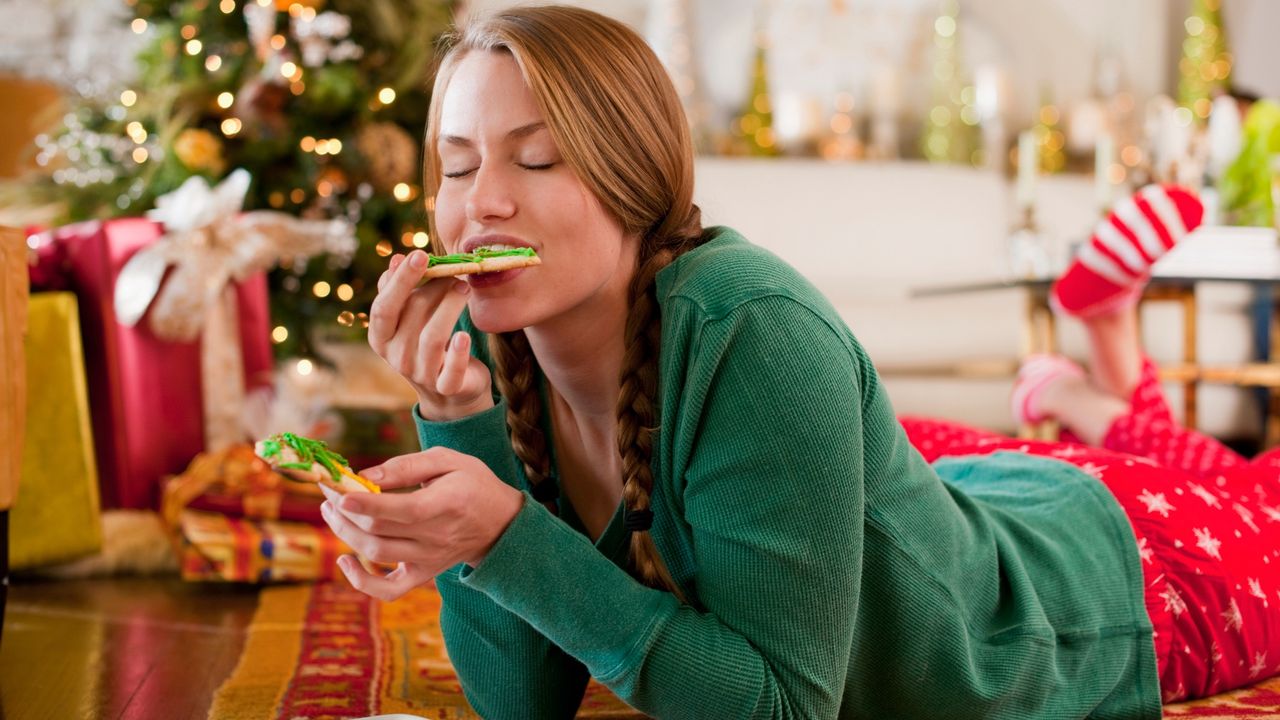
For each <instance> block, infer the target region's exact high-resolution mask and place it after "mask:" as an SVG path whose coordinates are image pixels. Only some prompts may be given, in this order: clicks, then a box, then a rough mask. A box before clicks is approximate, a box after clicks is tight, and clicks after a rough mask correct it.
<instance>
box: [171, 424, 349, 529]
mask: <svg viewBox="0 0 1280 720" xmlns="http://www.w3.org/2000/svg"><path fill="white" fill-rule="evenodd" d="M322 502H324V496H323V495H322V494H321V492H320V488H319V487H318V486H316V485H314V484H311V483H299V482H293V481H290V480H288V479H286V478H285V477H284V476H282V475H279V474H278V473H275V472H273V471H272V470H271V468H270V467H269V466H268V465H267V463H266V462H264V461H263V460H262V458H259V457H258V456H257V455H255V454H254V452H253V446H252V445H247V444H242V445H233V446H231V447H229V448H226V449H224V450H217V451H210V452H205V453H201V454H200V455H198V456H196V459H195V460H193V461H192V462H191V465H190V466H188V467H187V469H186V471H185V472H183V473H182V474H181V475H177V476H174V477H172V478H169V479H168V480H166V481H165V483H164V497H163V499H162V501H161V514H162V516H163V517H164V520H165V522H166V524H168V525H169V527H170V528H173V529H176V528H177V526H178V524H179V521H180V518H181V515H182V511H183V510H185V509H187V508H191V509H193V510H205V511H209V512H216V513H219V514H222V515H226V516H228V517H233V518H246V519H249V520H289V521H295V522H305V523H310V524H312V525H324V519H323V518H322V517H321V516H320V504H321V503H322Z"/></svg>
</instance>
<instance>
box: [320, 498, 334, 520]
mask: <svg viewBox="0 0 1280 720" xmlns="http://www.w3.org/2000/svg"><path fill="white" fill-rule="evenodd" d="M331 512H333V510H332V509H331V508H330V507H329V501H328V500H325V501H324V502H322V503H320V514H321V515H323V516H325V517H329V513H331Z"/></svg>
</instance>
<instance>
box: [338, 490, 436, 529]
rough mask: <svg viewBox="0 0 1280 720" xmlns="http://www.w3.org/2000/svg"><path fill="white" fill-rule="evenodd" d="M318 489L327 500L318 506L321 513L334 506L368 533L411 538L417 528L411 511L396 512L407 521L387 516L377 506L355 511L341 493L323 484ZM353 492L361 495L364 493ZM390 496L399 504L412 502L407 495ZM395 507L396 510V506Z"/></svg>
mask: <svg viewBox="0 0 1280 720" xmlns="http://www.w3.org/2000/svg"><path fill="white" fill-rule="evenodd" d="M320 490H321V492H323V493H324V497H325V500H326V501H327V502H325V503H324V504H323V505H321V506H320V510H321V513H324V512H326V511H332V510H334V509H335V508H336V509H337V510H336V511H337V512H340V513H342V515H343V517H344V518H346V519H347V521H348V522H350V523H351V524H352V525H355V526H356V527H358V528H360V529H361V530H363V531H365V532H367V533H369V534H370V535H381V536H385V537H391V538H412V537H413V536H414V534H415V533H414V531H415V529H417V528H415V526H414V518H413V515H412V513H399V512H397V514H396V517H397V518H404V517H408V518H409V519H408V521H404V520H401V519H392V518H390V517H387V516H385V515H384V514H382V513H381V512H380V507H377V506H375V507H369V506H366V507H365V509H366V510H367V511H369V514H364V513H357V512H355V511H354V510H349V509H348V508H349V507H350V506H349V505H347V504H346V503H344V502H342V497H343V494H342V493H340V492H338V491H336V490H333V489H330V488H327V487H324V486H321V488H320ZM355 494H357V495H363V494H364V493H355ZM379 494H381V493H379ZM392 497H394V498H398V503H399V504H400V505H410V504H412V500H411V498H410V497H409V496H408V495H403V494H397V495H394V496H392ZM395 509H396V510H398V508H395Z"/></svg>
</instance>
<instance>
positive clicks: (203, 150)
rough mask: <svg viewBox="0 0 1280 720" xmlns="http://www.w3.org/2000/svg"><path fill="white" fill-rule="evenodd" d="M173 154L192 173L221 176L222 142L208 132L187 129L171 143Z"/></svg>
mask: <svg viewBox="0 0 1280 720" xmlns="http://www.w3.org/2000/svg"><path fill="white" fill-rule="evenodd" d="M173 154H174V155H176V156H177V157H178V160H179V161H180V162H181V163H182V164H183V165H186V166H187V169H189V170H192V171H194V172H207V173H210V174H213V175H221V174H222V171H223V170H224V169H225V167H226V160H225V159H223V157H222V141H221V140H219V139H218V138H217V136H215V135H214V134H213V133H211V132H209V131H208V130H202V129H200V128H187V129H186V130H183V131H182V132H180V133H178V137H177V138H176V139H175V140H174V141H173Z"/></svg>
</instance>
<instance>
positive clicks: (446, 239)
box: [435, 190, 466, 252]
mask: <svg viewBox="0 0 1280 720" xmlns="http://www.w3.org/2000/svg"><path fill="white" fill-rule="evenodd" d="M435 221H436V231H437V232H438V233H439V235H440V241H441V242H443V243H444V245H445V249H446V251H447V252H453V247H454V246H455V245H457V243H458V240H459V236H460V235H461V234H462V230H463V227H464V226H465V225H466V214H465V213H464V212H463V208H462V198H461V197H454V196H453V193H450V192H449V191H448V190H440V191H439V192H437V193H436V211H435Z"/></svg>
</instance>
